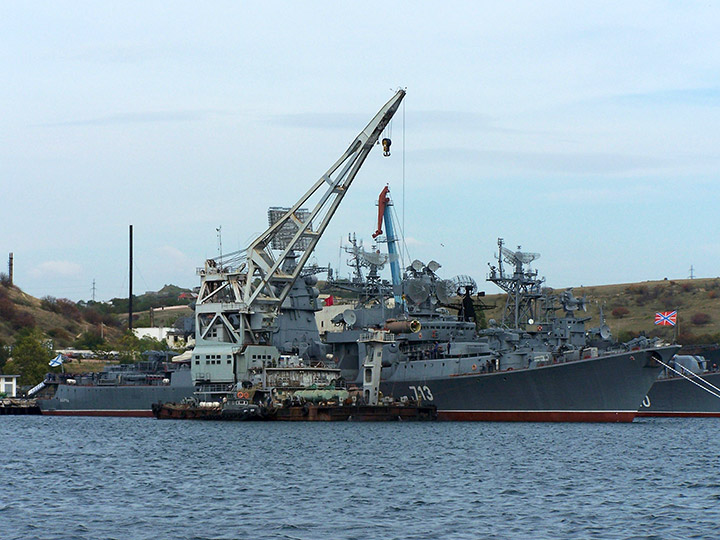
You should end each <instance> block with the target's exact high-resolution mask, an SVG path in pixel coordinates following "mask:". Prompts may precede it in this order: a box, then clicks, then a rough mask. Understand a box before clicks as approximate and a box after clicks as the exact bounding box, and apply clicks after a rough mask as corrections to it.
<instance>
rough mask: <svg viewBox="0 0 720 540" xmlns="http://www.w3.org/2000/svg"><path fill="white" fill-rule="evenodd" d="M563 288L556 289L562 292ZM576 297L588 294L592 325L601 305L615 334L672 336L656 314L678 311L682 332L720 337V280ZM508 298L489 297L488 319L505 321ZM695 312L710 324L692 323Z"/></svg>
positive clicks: (627, 287)
mask: <svg viewBox="0 0 720 540" xmlns="http://www.w3.org/2000/svg"><path fill="white" fill-rule="evenodd" d="M562 291H563V289H556V291H555V292H556V293H561V292H562ZM573 294H574V295H575V296H576V297H582V296H583V295H587V299H588V312H587V315H589V316H592V321H590V323H589V326H597V325H598V324H599V321H600V306H601V305H602V306H603V311H604V313H605V318H606V321H607V324H608V325H609V326H610V328H611V330H612V332H613V335H615V336H619V335H620V333H621V332H635V333H637V332H641V331H643V332H645V333H646V334H647V335H659V336H664V337H671V336H672V333H673V329H672V328H668V327H659V326H655V324H654V320H655V312H656V311H671V310H674V309H677V310H678V326H679V332H680V333H681V334H682V333H687V332H690V333H692V334H693V335H694V336H700V335H707V334H711V335H716V334H720V279H717V278H712V279H692V280H690V279H684V280H674V281H670V280H669V281H646V282H643V283H625V284H619V285H601V286H596V287H577V288H574V289H573ZM505 298H506V297H505V295H488V296H486V297H485V299H484V302H485V304H487V305H492V304H495V305H496V307H495V308H494V309H491V310H489V311H486V312H485V317H486V319H488V320H489V319H490V318H495V319H497V320H500V319H501V318H502V308H503V307H504V305H505ZM618 307H624V308H626V309H627V310H628V311H629V313H628V314H627V315H625V316H623V317H622V318H619V317H615V316H613V315H612V311H613V310H614V309H615V308H618ZM696 313H706V314H707V315H709V316H710V319H711V320H710V322H709V323H707V324H704V325H697V324H693V323H692V322H691V319H692V316H693V315H695V314H696Z"/></svg>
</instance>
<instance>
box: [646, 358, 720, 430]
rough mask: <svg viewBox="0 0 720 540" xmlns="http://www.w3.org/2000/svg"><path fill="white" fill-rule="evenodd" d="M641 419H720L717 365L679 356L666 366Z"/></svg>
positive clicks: (703, 359)
mask: <svg viewBox="0 0 720 540" xmlns="http://www.w3.org/2000/svg"><path fill="white" fill-rule="evenodd" d="M680 352H681V353H682V352H684V350H681V351H680ZM638 416H665V417H720V371H718V365H717V363H716V362H715V361H708V360H706V358H705V357H704V356H702V355H697V354H678V355H676V356H675V357H674V358H673V359H671V360H670V362H669V363H668V364H667V365H665V366H663V370H662V373H661V374H660V376H659V377H658V380H657V381H656V382H655V384H653V386H652V388H651V389H650V391H649V392H648V394H647V396H645V398H644V399H643V401H642V405H641V407H640V410H639V411H638Z"/></svg>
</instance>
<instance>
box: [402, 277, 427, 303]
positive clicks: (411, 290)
mask: <svg viewBox="0 0 720 540" xmlns="http://www.w3.org/2000/svg"><path fill="white" fill-rule="evenodd" d="M407 295H408V296H409V297H410V300H412V301H413V302H414V303H416V304H422V303H423V302H424V301H425V300H427V299H428V296H430V288H429V287H428V286H427V284H426V283H425V282H423V281H422V280H421V279H410V280H408V282H407Z"/></svg>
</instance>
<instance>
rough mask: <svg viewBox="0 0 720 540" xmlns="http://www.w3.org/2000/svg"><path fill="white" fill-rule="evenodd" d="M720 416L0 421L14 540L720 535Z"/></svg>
mask: <svg viewBox="0 0 720 540" xmlns="http://www.w3.org/2000/svg"><path fill="white" fill-rule="evenodd" d="M719 440H720V421H716V420H712V419H710V420H703V419H690V420H675V419H641V420H636V422H635V423H633V424H629V425H609V424H513V423H431V424H413V423H403V424H400V423H382V424H359V423H337V424H322V423H317V424H294V425H292V424H280V423H276V424H261V423H216V422H190V421H172V420H164V421H158V420H155V419H134V418H62V417H54V418H50V417H7V416H6V417H0V448H2V449H3V458H2V465H1V469H0V470H1V471H2V476H1V477H0V480H1V485H2V491H1V492H0V537H1V538H4V539H31V538H38V539H61V538H62V539H73V538H77V539H100V538H116V539H118V540H121V539H122V540H127V539H146V538H147V539H153V540H158V539H170V538H183V539H245V538H252V539H261V538H285V539H313V540H315V539H335V538H347V539H355V538H357V539H380V538H382V539H393V538H417V539H425V538H428V539H437V538H463V539H464V538H468V539H469V538H603V539H605V538H663V539H665V538H718V537H720V462H719V459H720V458H719V451H718V447H719V444H718V441H719Z"/></svg>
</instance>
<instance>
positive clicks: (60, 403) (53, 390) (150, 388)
mask: <svg viewBox="0 0 720 540" xmlns="http://www.w3.org/2000/svg"><path fill="white" fill-rule="evenodd" d="M194 389H195V386H194V384H193V382H192V377H191V376H190V363H189V361H184V362H182V361H181V362H173V361H172V355H171V354H168V353H167V352H161V351H152V352H148V353H145V359H144V360H142V361H140V362H137V363H135V364H111V365H108V366H105V368H104V369H103V370H102V371H100V372H98V373H86V374H69V373H49V374H48V375H47V376H46V377H45V380H44V381H43V382H42V383H40V384H39V385H37V386H36V387H35V388H33V389H31V392H32V394H33V395H34V396H36V397H37V404H38V406H39V407H40V411H41V413H42V414H45V415H60V416H152V404H153V403H154V402H155V401H158V400H162V401H180V400H182V399H183V398H185V397H188V396H191V395H192V394H193V391H194Z"/></svg>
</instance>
